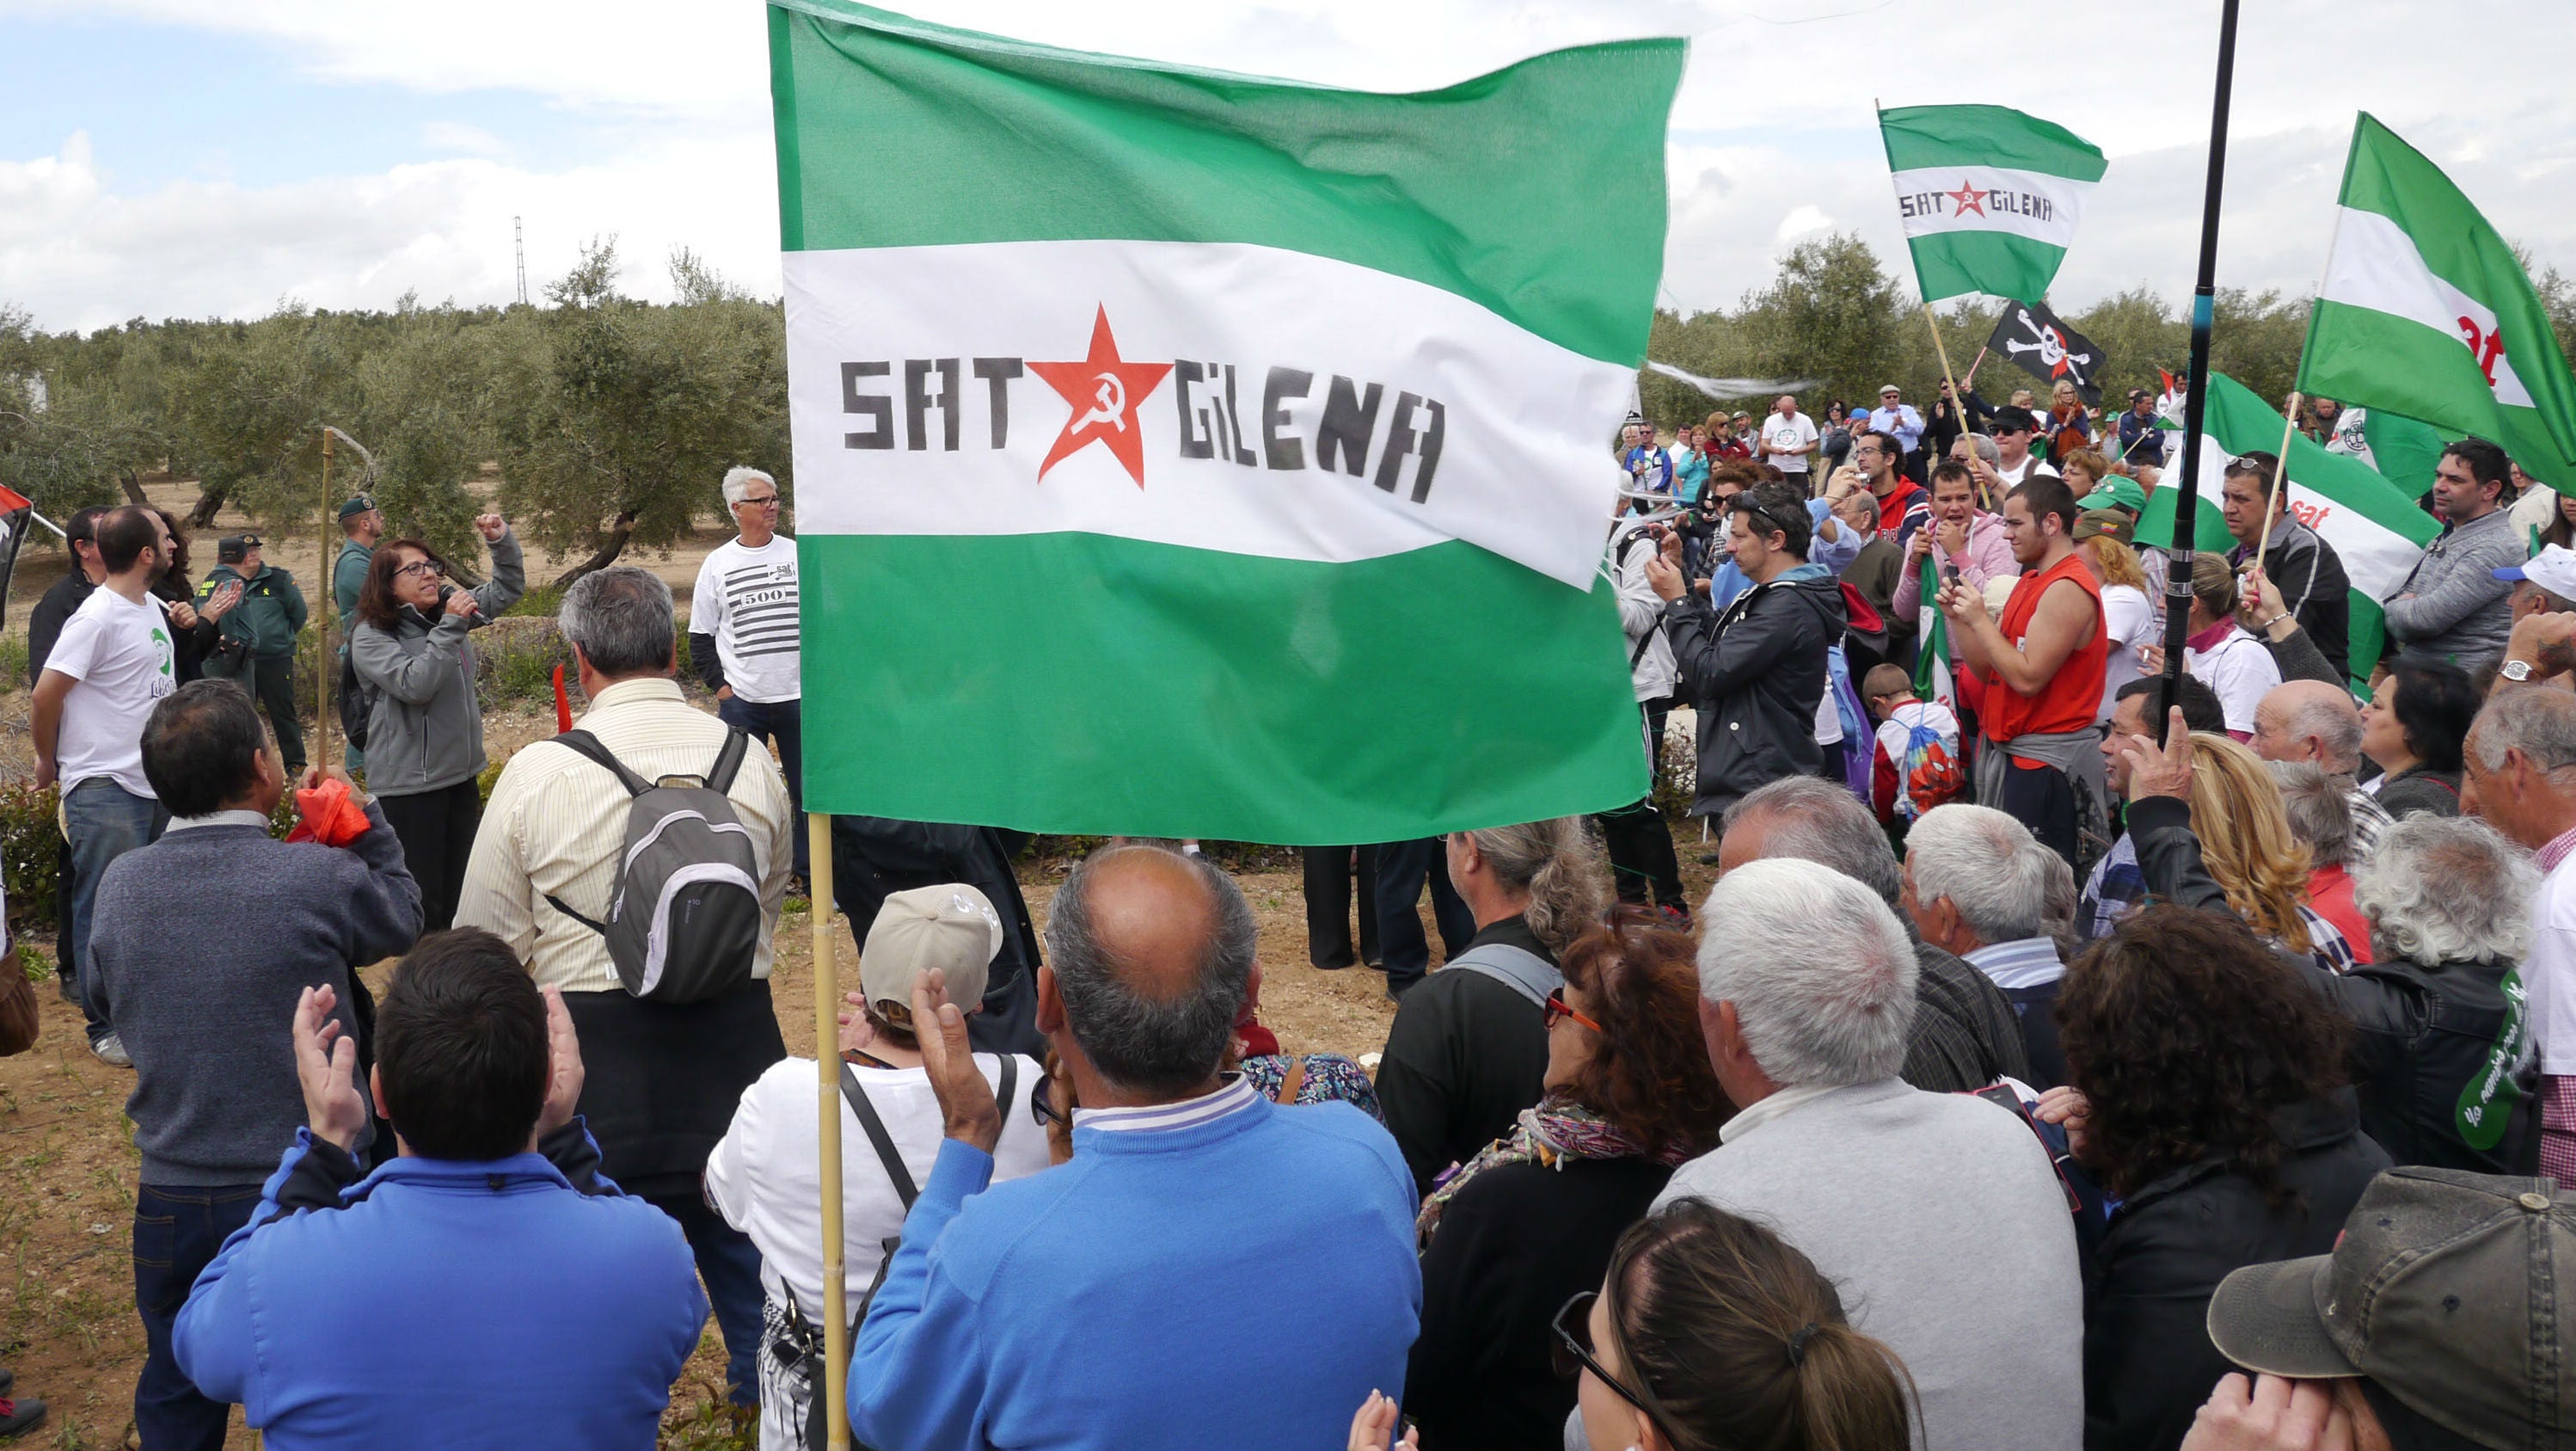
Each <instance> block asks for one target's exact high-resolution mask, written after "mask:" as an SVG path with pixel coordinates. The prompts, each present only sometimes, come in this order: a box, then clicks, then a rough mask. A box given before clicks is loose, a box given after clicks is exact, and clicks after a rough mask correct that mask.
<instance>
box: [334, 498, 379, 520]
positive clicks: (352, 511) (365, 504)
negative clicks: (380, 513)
mask: <svg viewBox="0 0 2576 1451" xmlns="http://www.w3.org/2000/svg"><path fill="white" fill-rule="evenodd" d="M374 507H376V501H375V500H373V499H370V498H368V497H367V496H366V495H364V494H360V495H358V496H356V497H355V498H352V499H351V500H349V502H347V503H345V504H342V505H341V506H340V517H341V518H342V519H343V520H349V519H355V518H357V517H358V516H359V515H361V514H363V513H365V512H367V511H368V510H369V509H372V508H374Z"/></svg>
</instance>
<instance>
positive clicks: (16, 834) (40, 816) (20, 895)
mask: <svg viewBox="0 0 2576 1451" xmlns="http://www.w3.org/2000/svg"><path fill="white" fill-rule="evenodd" d="M55 801H56V797H55V794H54V788H53V787H51V786H46V787H43V788H41V789H40V788H38V787H37V785H36V783H35V782H34V781H32V780H25V779H21V780H15V781H0V882H5V883H6V886H7V889H8V893H9V921H10V923H11V925H12V927H13V928H14V929H15V931H16V933H17V935H19V936H24V935H25V934H26V933H27V932H28V931H29V930H31V929H34V928H37V927H43V926H50V925H52V923H53V920H54V873H55V870H56V866H57V863H58V861H59V859H60V854H61V850H62V840H63V834H62V829H61V828H60V827H59V826H57V825H56V824H55V821H54V811H55Z"/></svg>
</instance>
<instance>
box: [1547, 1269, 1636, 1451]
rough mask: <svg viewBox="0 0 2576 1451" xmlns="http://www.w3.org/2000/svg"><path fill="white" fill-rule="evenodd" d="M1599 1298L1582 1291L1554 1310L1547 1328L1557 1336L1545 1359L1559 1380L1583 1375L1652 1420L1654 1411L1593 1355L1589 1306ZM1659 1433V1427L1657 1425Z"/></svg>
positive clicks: (1591, 1292) (1598, 1292)
mask: <svg viewBox="0 0 2576 1451" xmlns="http://www.w3.org/2000/svg"><path fill="white" fill-rule="evenodd" d="M1600 1298H1601V1292H1600V1291H1599V1290H1585V1291H1583V1292H1581V1293H1580V1294H1577V1295H1576V1296H1575V1297H1574V1298H1573V1299H1571V1300H1568V1301H1566V1302H1565V1303H1564V1304H1562V1305H1560V1306H1558V1307H1557V1310H1556V1318H1555V1319H1553V1320H1550V1321H1549V1322H1548V1325H1547V1328H1548V1329H1550V1330H1552V1331H1554V1332H1556V1340H1555V1343H1553V1344H1551V1345H1550V1346H1548V1358H1549V1360H1550V1361H1551V1362H1552V1363H1553V1364H1554V1366H1555V1368H1556V1373H1557V1376H1558V1377H1559V1378H1560V1379H1564V1380H1572V1379H1574V1378H1575V1377H1576V1376H1578V1375H1580V1374H1582V1373H1583V1372H1585V1371H1587V1370H1588V1371H1590V1372H1592V1376H1593V1378H1594V1379H1595V1380H1598V1381H1600V1382H1601V1383H1602V1384H1603V1385H1606V1386H1608V1387H1609V1388H1610V1389H1611V1390H1612V1391H1613V1392H1615V1393H1616V1394H1617V1395H1618V1397H1619V1399H1621V1400H1623V1401H1626V1402H1627V1403H1628V1404H1629V1405H1631V1406H1634V1407H1636V1408H1637V1414H1638V1415H1640V1416H1643V1417H1645V1418H1646V1419H1647V1420H1649V1421H1653V1420H1655V1412H1654V1409H1653V1408H1652V1407H1650V1406H1648V1405H1647V1404H1646V1401H1645V1398H1644V1397H1642V1396H1640V1395H1638V1394H1637V1393H1636V1392H1635V1391H1632V1390H1630V1389H1628V1387H1626V1386H1625V1385H1622V1384H1621V1383H1620V1381H1619V1378H1618V1377H1617V1376H1614V1375H1612V1374H1611V1373H1610V1372H1608V1371H1606V1370H1604V1369H1602V1368H1601V1361H1600V1358H1599V1357H1597V1356H1595V1355H1594V1354H1593V1353H1592V1302H1593V1301H1595V1300H1598V1299H1600ZM1657 1425H1658V1429H1660V1427H1661V1423H1660V1422H1658V1423H1657Z"/></svg>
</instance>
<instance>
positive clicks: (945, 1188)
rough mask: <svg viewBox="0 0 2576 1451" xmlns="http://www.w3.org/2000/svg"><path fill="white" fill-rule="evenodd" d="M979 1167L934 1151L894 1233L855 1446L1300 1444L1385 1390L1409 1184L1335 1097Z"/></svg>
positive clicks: (1283, 1448) (1373, 1130)
mask: <svg viewBox="0 0 2576 1451" xmlns="http://www.w3.org/2000/svg"><path fill="white" fill-rule="evenodd" d="M992 1173H993V1160H992V1158H991V1156H989V1155H987V1154H985V1153H983V1152H981V1151H979V1150H977V1149H976V1148H974V1147H973V1146H971V1145H968V1144H962V1143H959V1142H957V1141H955V1140H953V1139H952V1140H949V1141H947V1142H944V1143H942V1144H941V1145H940V1146H939V1159H938V1161H937V1163H936V1164H935V1166H934V1167H933V1168H932V1170H931V1173H930V1179H929V1182H928V1183H926V1184H924V1185H923V1186H922V1190H921V1197H920V1198H919V1199H918V1200H916V1201H914V1203H913V1206H912V1213H911V1214H910V1216H909V1217H907V1218H906V1219H905V1221H904V1227H903V1248H901V1249H900V1250H898V1251H896V1252H895V1257H894V1261H893V1263H892V1264H891V1265H890V1266H889V1267H888V1269H887V1272H886V1278H885V1284H884V1285H883V1286H882V1287H880V1288H879V1289H878V1291H877V1297H876V1300H875V1301H874V1303H872V1304H871V1305H870V1306H869V1307H868V1318H867V1320H866V1322H865V1323H864V1324H862V1325H861V1326H860V1327H859V1336H858V1344H857V1346H856V1350H855V1353H854V1354H853V1355H852V1356H851V1359H850V1393H849V1404H850V1428H851V1429H852V1430H853V1431H855V1432H856V1433H857V1434H858V1437H859V1439H860V1440H862V1441H864V1442H866V1443H867V1444H868V1445H871V1446H888V1447H913V1448H924V1451H927V1448H937V1451H970V1448H980V1447H988V1446H1009V1447H1012V1448H1014V1451H1020V1448H1026V1451H1074V1448H1096V1451H1209V1448H1212V1447H1224V1448H1226V1451H1274V1448H1275V1451H1314V1448H1316V1447H1318V1446H1334V1445H1340V1444H1342V1443H1344V1442H1345V1441H1347V1440H1348V1439H1349V1436H1350V1424H1351V1412H1352V1411H1353V1410H1355V1409H1357V1408H1358V1406H1359V1404H1360V1402H1362V1401H1364V1400H1367V1399H1368V1393H1369V1392H1370V1391H1371V1390H1373V1389H1374V1390H1383V1391H1385V1392H1386V1393H1387V1394H1389V1395H1400V1394H1401V1392H1402V1390H1403V1382H1404V1365H1405V1352H1406V1350H1407V1349H1408V1348H1409V1347H1410V1346H1411V1345H1412V1343H1413V1337H1414V1331H1415V1327H1416V1325H1417V1323H1418V1321H1419V1318H1420V1315H1421V1310H1422V1269H1421V1262H1420V1261H1419V1260H1418V1259H1417V1258H1416V1257H1415V1255H1414V1248H1413V1209H1414V1202H1413V1176H1412V1175H1411V1174H1410V1173H1409V1172H1408V1171H1407V1170H1406V1169H1405V1167H1404V1157H1403V1155H1402V1154H1400V1153H1398V1152H1397V1150H1396V1147H1395V1140H1394V1139H1392V1138H1390V1137H1389V1136H1388V1135H1387V1131H1386V1130H1385V1129H1384V1128H1383V1127H1381V1126H1380V1125H1379V1124H1378V1123H1377V1122H1376V1121H1375V1120H1373V1119H1371V1118H1370V1117H1369V1116H1368V1115H1366V1114H1364V1113H1361V1112H1360V1111H1359V1110H1358V1109H1355V1108H1353V1107H1351V1106H1350V1105H1349V1104H1346V1103H1322V1104H1313V1105H1309V1106H1304V1107H1297V1108H1281V1107H1279V1106H1277V1105H1275V1104H1273V1103H1271V1102H1270V1101H1269V1100H1268V1099H1265V1098H1261V1097H1259V1096H1257V1095H1255V1096H1254V1097H1253V1098H1252V1100H1251V1102H1250V1104H1249V1105H1248V1106H1246V1107H1245V1108H1243V1109H1241V1110H1239V1111H1237V1112H1234V1113H1230V1114H1228V1115H1226V1116H1225V1117H1223V1118H1219V1119H1215V1120H1213V1121H1210V1122H1204V1123H1197V1124H1192V1125H1190V1126H1188V1127H1185V1128H1177V1129H1168V1130H1161V1131H1138V1130H1121V1131H1116V1132H1110V1131H1105V1130H1102V1129H1099V1128H1096V1127H1091V1126H1088V1125H1085V1126H1081V1127H1077V1128H1076V1129H1075V1130H1074V1131H1073V1159H1072V1161H1071V1162H1070V1163H1066V1164H1060V1165H1058V1166H1057V1167H1055V1168H1052V1169H1048V1170H1046V1171H1044V1172H1043V1173H1038V1174H1032V1175H1030V1176H1029V1177H1027V1178H1025V1179H1013V1180H1010V1181H1008V1182H1007V1183H1001V1184H992V1183H991V1180H992ZM988 1184H989V1185H990V1187H989V1188H988V1187H986V1186H987V1185H988Z"/></svg>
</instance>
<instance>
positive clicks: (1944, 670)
mask: <svg viewBox="0 0 2576 1451" xmlns="http://www.w3.org/2000/svg"><path fill="white" fill-rule="evenodd" d="M1914 587H1915V588H1917V589H1920V590H1921V591H1922V596H1921V602H1922V605H1923V615H1922V619H1923V643H1922V645H1921V646H1920V647H1919V648H1917V649H1916V650H1915V652H1914V693H1915V694H1916V695H1918V696H1921V697H1922V698H1923V699H1925V700H1930V701H1937V702H1939V703H1940V704H1941V705H1943V706H1945V707H1948V708H1950V709H1953V710H1955V709H1957V708H1958V705H1959V701H1958V688H1957V686H1958V682H1957V681H1956V680H1955V679H1954V678H1953V676H1952V674H1951V671H1950V622H1949V621H1948V620H1946V619H1943V618H1942V617H1941V607H1940V605H1939V604H1938V603H1936V601H1938V600H1939V599H1940V597H1941V576H1940V574H1939V572H1938V571H1937V570H1936V568H1935V567H1934V565H1933V563H1932V556H1931V555H1928V554H1927V555H1925V556H1923V570H1922V577H1921V578H1920V579H1918V580H1916V581H1915V582H1914Z"/></svg>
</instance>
